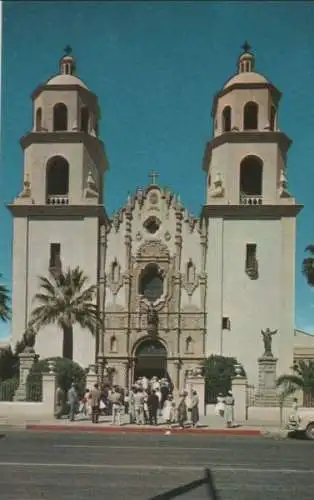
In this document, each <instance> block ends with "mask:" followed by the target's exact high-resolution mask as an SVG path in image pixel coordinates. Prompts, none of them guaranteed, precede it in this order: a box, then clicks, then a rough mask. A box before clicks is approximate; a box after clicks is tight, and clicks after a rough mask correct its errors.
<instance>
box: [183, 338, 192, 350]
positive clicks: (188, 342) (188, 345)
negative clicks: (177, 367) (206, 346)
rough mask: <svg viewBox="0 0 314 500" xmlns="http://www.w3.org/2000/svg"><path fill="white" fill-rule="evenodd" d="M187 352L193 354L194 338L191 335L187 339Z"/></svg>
mask: <svg viewBox="0 0 314 500" xmlns="http://www.w3.org/2000/svg"><path fill="white" fill-rule="evenodd" d="M185 352H186V353H189V354H191V353H192V352H193V340H192V337H191V336H189V337H188V338H187V339H186V341H185Z"/></svg>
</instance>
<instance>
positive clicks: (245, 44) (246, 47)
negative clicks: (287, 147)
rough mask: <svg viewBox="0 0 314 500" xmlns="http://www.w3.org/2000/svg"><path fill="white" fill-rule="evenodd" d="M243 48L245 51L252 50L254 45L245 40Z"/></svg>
mask: <svg viewBox="0 0 314 500" xmlns="http://www.w3.org/2000/svg"><path fill="white" fill-rule="evenodd" d="M241 48H242V49H243V50H244V52H250V50H251V48H252V47H251V45H250V44H249V42H248V41H247V40H245V42H244V44H243V45H242V47H241Z"/></svg>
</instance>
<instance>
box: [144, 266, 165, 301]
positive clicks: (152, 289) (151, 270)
mask: <svg viewBox="0 0 314 500" xmlns="http://www.w3.org/2000/svg"><path fill="white" fill-rule="evenodd" d="M163 292H164V280H163V277H162V276H161V273H160V270H159V269H158V267H157V266H156V265H155V264H149V265H148V266H147V267H146V268H145V269H144V271H143V272H142V274H141V276H140V281H139V293H140V295H143V296H144V297H145V298H146V299H147V300H148V301H149V302H155V301H156V300H157V299H159V298H160V297H161V296H162V294H163Z"/></svg>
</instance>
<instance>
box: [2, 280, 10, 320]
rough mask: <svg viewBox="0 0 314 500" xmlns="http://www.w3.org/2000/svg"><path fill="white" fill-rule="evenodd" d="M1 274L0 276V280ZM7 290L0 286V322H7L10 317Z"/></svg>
mask: <svg viewBox="0 0 314 500" xmlns="http://www.w3.org/2000/svg"><path fill="white" fill-rule="evenodd" d="M1 278H2V274H0V279H1ZM9 304H10V295H9V290H8V288H7V287H6V286H5V285H2V284H0V320H1V321H8V320H9V319H10V317H11V309H10V305H9Z"/></svg>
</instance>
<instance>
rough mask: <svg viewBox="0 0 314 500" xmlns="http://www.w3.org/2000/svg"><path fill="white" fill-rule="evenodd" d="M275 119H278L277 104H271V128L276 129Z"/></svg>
mask: <svg viewBox="0 0 314 500" xmlns="http://www.w3.org/2000/svg"><path fill="white" fill-rule="evenodd" d="M275 120H276V108H275V106H271V108H270V117H269V126H270V130H275Z"/></svg>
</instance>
